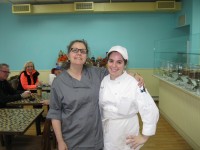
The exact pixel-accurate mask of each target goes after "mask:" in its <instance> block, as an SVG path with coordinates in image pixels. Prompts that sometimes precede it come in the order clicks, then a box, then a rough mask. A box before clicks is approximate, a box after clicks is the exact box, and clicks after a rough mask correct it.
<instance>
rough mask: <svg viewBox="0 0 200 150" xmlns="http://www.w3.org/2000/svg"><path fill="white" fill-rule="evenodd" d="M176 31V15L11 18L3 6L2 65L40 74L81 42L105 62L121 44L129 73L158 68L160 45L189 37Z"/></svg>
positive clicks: (0, 25)
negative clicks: (29, 65)
mask: <svg viewBox="0 0 200 150" xmlns="http://www.w3.org/2000/svg"><path fill="white" fill-rule="evenodd" d="M174 27H175V15H174V14H173V13H126V14H52V15H21V16H20V15H13V14H12V13H11V6H10V5H9V4H1V5H0V34H1V36H3V37H2V38H1V41H0V60H1V61H2V62H7V63H9V64H10V66H11V69H12V70H20V69H22V67H23V65H24V63H25V62H26V61H28V60H33V61H34V62H35V65H36V68H38V69H41V70H45V69H51V68H52V66H55V62H56V58H57V55H58V52H59V50H60V49H62V50H66V45H68V43H69V42H70V41H71V40H73V39H77V38H78V39H86V40H87V41H88V43H89V45H90V49H91V56H92V55H94V56H95V57H97V56H102V57H105V53H106V51H108V50H109V48H110V47H111V46H113V45H118V44H119V45H123V46H125V47H126V48H127V49H128V51H129V55H130V58H132V59H130V61H129V68H152V67H153V48H154V41H155V40H158V39H165V38H169V37H174V36H182V35H185V33H184V32H183V31H181V30H179V29H176V28H174ZM11 53H12V54H13V55H12V56H11ZM5 56H6V57H5ZM19 56H20V57H19Z"/></svg>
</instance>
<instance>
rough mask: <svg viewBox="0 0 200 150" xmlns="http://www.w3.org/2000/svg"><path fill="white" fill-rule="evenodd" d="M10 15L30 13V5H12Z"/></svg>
mask: <svg viewBox="0 0 200 150" xmlns="http://www.w3.org/2000/svg"><path fill="white" fill-rule="evenodd" d="M12 13H14V14H20V13H23V14H24V13H31V5H30V4H15V5H12Z"/></svg>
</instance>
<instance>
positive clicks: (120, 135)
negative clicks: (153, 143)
mask: <svg viewBox="0 0 200 150" xmlns="http://www.w3.org/2000/svg"><path fill="white" fill-rule="evenodd" d="M99 104H100V110H101V116H102V121H103V129H104V150H130V147H129V146H128V145H126V137H127V136H128V135H138V134H139V121H138V116H137V113H138V112H139V113H140V116H141V118H142V122H143V129H142V134H143V135H146V136H151V135H154V134H155V131H156V124H157V121H158V118H159V112H158V108H157V106H156V105H155V103H154V101H153V99H152V97H151V96H150V95H149V93H148V91H147V90H146V91H141V89H140V88H139V87H138V82H137V81H136V80H135V79H134V78H133V77H132V76H130V75H129V74H127V73H126V72H124V73H123V74H122V75H121V76H120V77H118V78H116V79H115V80H111V79H110V75H107V76H106V77H104V79H103V81H102V82H101V87H100V93H99ZM137 149H139V147H138V148H137ZM132 150H133V149H132Z"/></svg>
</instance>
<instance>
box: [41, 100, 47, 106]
mask: <svg viewBox="0 0 200 150" xmlns="http://www.w3.org/2000/svg"><path fill="white" fill-rule="evenodd" d="M40 103H42V105H49V100H48V99H45V100H42V101H41V102H40Z"/></svg>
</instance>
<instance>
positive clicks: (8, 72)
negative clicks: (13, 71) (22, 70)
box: [0, 70, 10, 74]
mask: <svg viewBox="0 0 200 150" xmlns="http://www.w3.org/2000/svg"><path fill="white" fill-rule="evenodd" d="M0 71H1V72H3V73H7V74H10V71H4V70H0Z"/></svg>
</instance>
